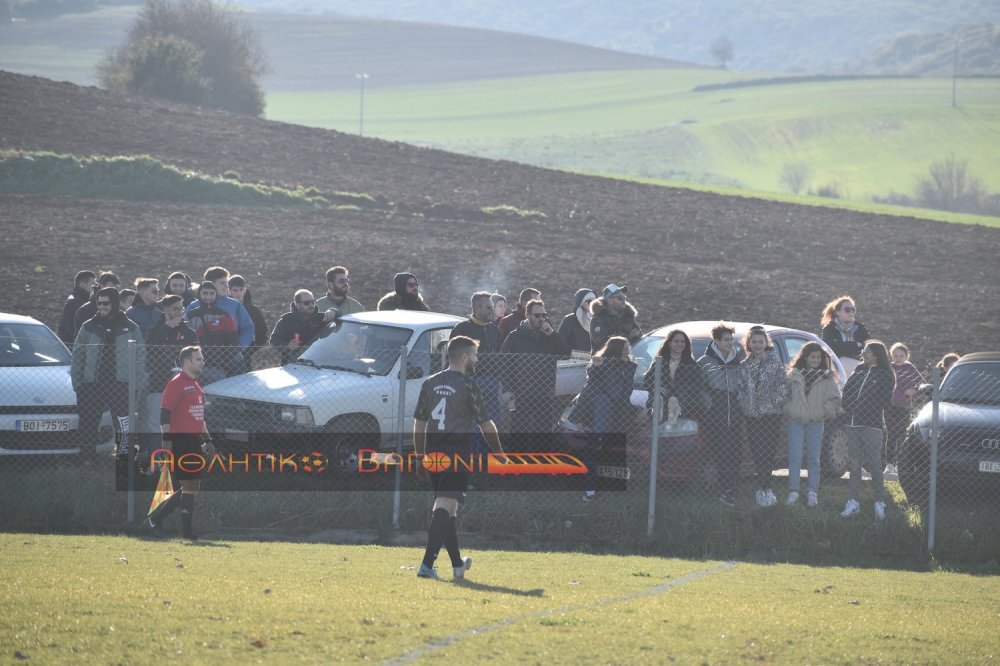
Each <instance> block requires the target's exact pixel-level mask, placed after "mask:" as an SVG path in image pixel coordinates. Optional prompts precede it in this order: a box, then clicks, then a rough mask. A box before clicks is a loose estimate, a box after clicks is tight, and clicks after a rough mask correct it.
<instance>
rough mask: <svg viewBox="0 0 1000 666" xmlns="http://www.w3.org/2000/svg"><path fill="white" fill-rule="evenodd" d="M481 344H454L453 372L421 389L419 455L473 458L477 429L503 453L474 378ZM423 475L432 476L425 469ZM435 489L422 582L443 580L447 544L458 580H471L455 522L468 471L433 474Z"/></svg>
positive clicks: (416, 424)
mask: <svg viewBox="0 0 1000 666" xmlns="http://www.w3.org/2000/svg"><path fill="white" fill-rule="evenodd" d="M477 348H478V344H477V343H476V341H475V340H473V339H472V338H467V337H465V336H464V335H457V336H455V337H453V338H451V340H449V341H448V368H447V369H446V370H444V371H442V372H439V373H437V374H434V375H431V376H430V377H428V378H427V381H425V382H424V384H423V386H421V387H420V398H419V400H418V401H417V409H416V411H415V412H414V414H413V419H414V421H413V448H414V449H415V451H416V453H417V455H418V456H423V455H424V454H425V453H426V452H440V453H445V454H447V455H448V456H449V458H450V459H452V460H453V459H454V456H455V455H459V456H469V455H470V453H471V449H472V426H473V424H476V425H478V426H479V428H480V430H482V433H483V436H484V437H485V438H486V442H487V443H488V444H489V446H490V449H492V450H493V451H495V452H496V453H503V449H502V448H501V446H500V436H499V435H498V434H497V427H496V425H495V424H494V423H493V421H491V420H490V417H489V415H488V414H487V413H486V408H485V407H484V406H483V394H482V391H480V389H479V384H477V383H476V381H475V380H474V379H472V378H471V377H469V375H470V374H471V373H472V372H473V370H475V367H476V362H477V361H478V360H479V358H478V350H477ZM417 470H418V473H420V474H424V473H427V470H426V468H425V467H424V466H423V465H420V466H418V468H417ZM428 477H429V481H430V484H431V487H432V488H433V489H434V506H433V508H432V509H431V511H432V515H431V524H430V527H429V528H428V529H427V550H426V551H425V552H424V561H423V562H422V563H421V564H420V570H419V571H418V572H417V576H418V577H419V578H434V579H435V580H437V579H438V575H437V571H436V570H435V569H434V560H436V559H437V556H438V553H439V552H441V546H442V545H443V546H444V547H445V548H446V549H447V550H448V556H449V557H450V558H451V566H452V571H453V573H454V576H455V579H456V580H457V579H462V578H465V572H466V571H468V570H469V568H470V567H471V566H472V558H471V557H466V558H463V557H462V555H461V553H460V552H459V549H458V531H457V530H456V527H455V518H456V516H457V515H458V503H459V501H460V500H461V499H462V498H463V497H464V496H465V489H466V487H467V485H468V481H469V478H468V472H466V471H464V470H459V469H456V468H455V467H453V468H452V469H448V470H445V471H442V472H432V473H429V474H428Z"/></svg>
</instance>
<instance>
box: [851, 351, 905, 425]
mask: <svg viewBox="0 0 1000 666" xmlns="http://www.w3.org/2000/svg"><path fill="white" fill-rule="evenodd" d="M895 386H896V375H895V373H893V371H892V370H886V369H885V368H880V367H878V366H870V365H868V364H865V363H862V364H861V365H859V366H858V367H857V368H855V369H854V374H853V375H851V377H850V378H849V379H848V380H847V384H845V385H844V397H843V402H842V403H841V404H842V406H843V408H844V411H845V412H846V416H845V420H844V425H849V426H866V427H869V428H878V429H880V430H881V429H882V428H883V427H884V425H885V418H884V416H883V412H884V411H885V409H886V408H887V407H888V406H889V405H890V404H892V390H893V389H894V388H895Z"/></svg>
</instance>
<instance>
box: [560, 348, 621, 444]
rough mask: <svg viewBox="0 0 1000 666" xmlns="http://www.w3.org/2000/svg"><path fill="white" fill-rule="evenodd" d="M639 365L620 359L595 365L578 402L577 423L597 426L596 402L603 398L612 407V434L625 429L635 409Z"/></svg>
mask: <svg viewBox="0 0 1000 666" xmlns="http://www.w3.org/2000/svg"><path fill="white" fill-rule="evenodd" d="M635 369H636V364H635V363H634V362H633V361H623V360H622V359H620V358H609V359H604V361H603V362H602V363H601V364H600V365H596V364H594V363H593V362H592V363H591V364H590V365H589V366H588V367H587V384H586V385H585V386H584V387H583V390H582V391H580V395H579V397H578V398H577V399H576V407H574V408H573V412H572V414H571V415H570V420H571V421H573V422H574V423H580V424H583V425H587V426H591V427H594V426H596V425H597V424H596V423H595V422H594V401H595V400H596V399H597V398H598V397H603V398H605V399H607V400H608V402H609V403H610V404H611V415H610V416H611V422H610V423H608V424H606V425H608V426H610V428H611V430H610V431H609V432H615V431H618V430H623V429H624V428H625V427H626V426H627V420H626V418H625V417H626V415H628V413H629V407H630V406H631V404H632V403H631V397H632V388H633V384H634V382H635Z"/></svg>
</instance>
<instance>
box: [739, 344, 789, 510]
mask: <svg viewBox="0 0 1000 666" xmlns="http://www.w3.org/2000/svg"><path fill="white" fill-rule="evenodd" d="M743 347H744V348H745V349H746V350H747V351H748V352H749V355H748V356H747V357H746V358H745V359H744V360H743V362H742V363H741V364H740V407H741V408H742V409H743V416H744V419H745V423H746V432H747V441H748V443H749V444H750V454H751V455H752V456H753V459H754V467H755V469H756V472H757V492H756V496H755V499H756V502H757V506H760V507H767V506H774V505H775V504H777V503H778V499H777V498H776V497H775V496H774V489H773V487H772V483H773V479H772V476H773V474H774V449H775V445H776V444H777V442H778V440H779V439H782V437H781V435H782V434H783V433H782V428H781V426H782V415H783V413H784V407H785V403H786V402H788V376H787V375H786V372H785V365H784V364H783V363H782V362H781V359H780V358H779V357H778V352H776V351H775V350H774V343H773V342H772V341H771V336H770V335H768V334H767V331H765V330H764V327H763V326H751V327H750V330H749V331H748V332H747V334H746V337H745V338H744V339H743ZM782 443H784V441H783V440H782Z"/></svg>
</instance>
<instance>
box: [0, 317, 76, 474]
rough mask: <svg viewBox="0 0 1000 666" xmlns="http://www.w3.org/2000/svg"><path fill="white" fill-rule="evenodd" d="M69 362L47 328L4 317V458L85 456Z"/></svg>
mask: <svg viewBox="0 0 1000 666" xmlns="http://www.w3.org/2000/svg"><path fill="white" fill-rule="evenodd" d="M70 361H71V356H70V352H69V350H68V349H67V348H66V345H64V344H63V343H62V340H60V339H59V338H58V336H56V334H55V333H53V332H52V331H51V330H50V329H49V327H48V326H46V325H45V324H43V323H42V322H40V321H38V320H37V319H32V318H31V317H24V316H21V315H15V314H6V313H0V457H8V456H33V455H68V454H77V453H79V452H80V449H79V448H78V442H77V441H76V440H77V438H76V431H77V429H78V428H79V425H80V418H79V416H78V415H77V411H76V392H75V391H73V382H72V380H71V379H70Z"/></svg>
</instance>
